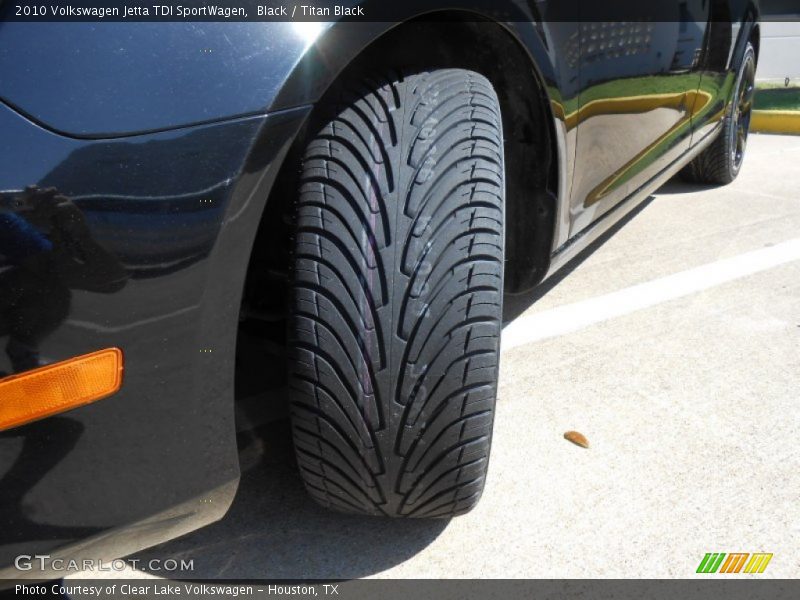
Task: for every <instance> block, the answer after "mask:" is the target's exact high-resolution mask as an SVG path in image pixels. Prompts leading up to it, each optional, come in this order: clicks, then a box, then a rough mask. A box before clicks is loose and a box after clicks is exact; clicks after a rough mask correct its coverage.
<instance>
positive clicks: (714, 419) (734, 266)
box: [87, 136, 800, 579]
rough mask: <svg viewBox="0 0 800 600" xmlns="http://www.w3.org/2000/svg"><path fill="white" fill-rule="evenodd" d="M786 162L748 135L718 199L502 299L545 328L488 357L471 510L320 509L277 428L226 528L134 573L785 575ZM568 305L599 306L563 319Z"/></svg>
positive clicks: (793, 147)
mask: <svg viewBox="0 0 800 600" xmlns="http://www.w3.org/2000/svg"><path fill="white" fill-rule="evenodd" d="M797 165H800V138H798V137H781V136H752V137H751V140H750V147H749V150H748V156H747V159H746V160H745V164H744V167H743V170H742V173H741V174H740V177H739V178H738V179H737V181H736V182H735V183H734V184H732V185H730V186H728V187H722V188H716V189H708V188H704V189H700V188H692V187H690V186H686V185H684V184H678V183H670V184H668V185H667V186H666V187H665V188H663V189H662V190H660V191H659V192H658V193H656V194H655V195H654V197H653V198H652V199H651V200H650V201H649V202H648V203H647V204H646V205H645V206H644V207H643V208H642V210H640V211H638V212H637V213H636V214H635V215H634V216H633V218H632V219H630V221H629V222H628V223H626V225H625V226H624V227H622V228H621V229H620V230H619V231H618V232H617V233H616V234H615V235H614V236H613V237H611V238H610V239H608V240H607V241H606V242H605V243H604V244H602V245H601V246H600V247H599V248H598V249H597V250H596V251H595V252H594V253H593V254H591V255H590V256H588V257H587V258H586V259H585V260H584V261H583V262H581V263H580V264H578V265H577V266H574V265H573V266H574V268H573V269H572V270H571V271H570V272H569V273H568V274H566V276H564V277H562V278H560V279H559V280H557V281H556V282H555V283H554V284H551V285H550V286H549V289H548V290H547V292H546V293H545V294H544V295H543V296H541V297H539V298H537V296H538V295H539V294H537V295H531V296H530V297H528V298H521V299H516V301H515V302H514V303H513V306H512V307H511V309H512V310H513V311H514V312H521V313H522V314H521V317H520V318H519V319H518V320H517V321H516V322H523V323H524V322H527V323H534V322H537V321H538V322H539V323H547V324H548V331H549V333H548V335H547V336H546V337H542V336H540V335H538V334H537V331H536V330H535V328H534V329H530V328H527V329H526V328H525V327H518V329H517V333H516V334H515V335H521V336H522V337H521V338H519V339H521V342H520V343H518V344H515V345H514V347H512V348H510V349H507V350H504V353H503V357H502V367H501V384H500V392H499V401H498V408H497V417H496V423H495V438H494V445H493V449H492V458H491V468H490V476H489V480H488V485H487V488H486V491H485V493H484V496H483V498H482V500H481V502H480V504H479V506H478V508H477V509H476V510H475V511H473V512H472V513H470V514H469V515H467V516H464V517H461V518H458V519H454V520H452V521H450V522H444V521H437V522H413V521H412V522H396V521H395V522H390V521H384V520H375V519H364V518H357V517H349V516H342V515H337V514H334V513H330V512H326V511H324V510H322V509H320V508H317V507H316V506H315V505H314V504H313V503H312V502H311V501H310V500H309V499H308V498H307V497H306V495H305V493H304V491H303V489H302V485H301V483H300V481H299V478H298V476H297V474H296V472H295V470H294V467H293V466H292V464H291V446H290V436H289V429H288V424H287V423H286V422H285V421H282V422H278V423H275V424H272V425H270V426H268V427H267V428H265V429H264V430H263V431H261V432H259V435H258V436H256V437H252V438H249V439H246V440H245V441H244V445H245V448H244V449H243V454H242V461H243V468H244V475H243V479H242V485H241V488H240V491H239V495H238V497H237V500H236V501H235V502H234V506H233V508H232V510H231V512H230V513H229V514H228V516H227V517H226V518H225V519H223V520H222V521H221V522H219V523H216V524H214V525H212V526H210V527H208V528H206V529H204V530H201V531H198V532H196V533H193V534H190V535H189V536H186V537H184V538H182V539H179V540H176V541H173V542H169V543H167V544H164V545H162V546H161V547H158V548H155V549H152V550H149V551H146V552H144V553H142V554H141V555H139V556H137V557H136V558H138V559H140V560H143V561H146V560H148V559H149V558H162V559H163V558H167V557H169V558H191V559H194V571H193V572H192V573H185V574H180V577H191V578H193V579H199V578H206V577H209V578H212V577H222V578H291V577H304V578H354V577H368V576H376V577H414V578H416V577H434V578H435V577H467V578H472V577H486V578H508V577H526V578H561V577H679V578H684V577H692V576H694V575H695V569H696V568H697V565H698V564H699V562H700V560H701V559H702V558H703V555H704V554H705V553H707V552H772V553H773V554H774V557H773V559H772V561H771V563H770V564H769V566H768V568H767V569H766V571H765V572H764V573H763V574H762V575H758V576H757V577H796V576H797V574H798V573H800V447H799V446H798V440H797V436H798V432H799V431H800V409H798V401H799V400H800V253H798V251H797V249H798V248H800V246H798V244H800V242H798V240H800V190H799V189H798V188H799V187H800V171H798V170H797ZM774 247H777V248H778V249H777V250H776V251H772V252H769V251H767V252H762V251H763V250H764V249H769V248H774ZM754 252H755V253H756V254H755V255H754V254H753V253H754ZM753 256H756V257H760V258H759V259H758V260H760V261H761V262H758V260H757V261H756V268H754V267H753V264H754V263H753V262H752V261H753V260H756V259H753V258H752V257H753ZM765 257H767V258H765ZM770 257H771V258H770ZM776 257H777V258H776ZM721 261H722V262H721ZM722 271H724V272H725V273H726V276H725V277H722V278H721V279H720V280H714V279H713V278H712V279H709V277H712V275H709V273H711V274H714V273H717V274H718V273H719V272H722ZM681 274H683V275H681ZM665 278H671V279H665ZM658 282H662V284H659V283H658ZM663 282H666V284H665V285H664V284H663ZM642 284H649V285H645V286H644V287H642ZM690 284H691V285H690ZM675 286H678V287H677V288H676V287H675ZM680 286H684V287H680ZM642 290H644V291H642ZM637 294H638V295H637ZM642 294H644V296H642ZM609 298H610V299H611V300H609ZM642 298H644V299H645V300H646V301H644V302H642ZM534 299H536V300H537V301H536V303H535V304H532V305H531V302H532V301H533V300H534ZM637 299H638V300H637ZM576 303H583V304H581V305H580V306H581V307H582V308H588V309H589V310H595V309H596V310H597V311H600V310H601V308H602V310H605V311H606V312H597V313H593V314H600V315H601V316H600V318H595V319H590V320H589V321H590V322H587V323H582V324H579V325H578V326H576V325H575V323H574V321H572V320H570V319H569V317H568V316H565V315H569V314H570V309H569V307H570V306H572V305H575V304H576ZM609 306H612V307H613V310H610V309H609ZM524 319H533V320H529V321H524ZM511 327H514V323H512V324H511ZM520 332H521V333H520ZM526 336H528V337H527V338H526ZM504 343H505V340H504ZM567 430H577V431H579V432H581V433H582V434H584V435H585V436H586V437H587V438H588V440H589V443H590V445H591V446H590V448H589V449H582V448H580V447H578V446H575V445H573V444H571V443H569V442H567V441H566V440H565V439H564V438H563V437H562V436H563V434H564V432H565V431H567ZM87 575H88V576H92V575H91V574H87ZM132 575H133V576H136V575H142V574H141V573H126V574H125V576H126V577H127V576H132ZM176 576H178V575H176ZM739 576H741V575H739ZM731 577H734V576H733V575H732V576H731ZM747 577H752V576H749V575H748V576H747Z"/></svg>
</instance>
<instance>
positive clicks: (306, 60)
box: [0, 0, 759, 577]
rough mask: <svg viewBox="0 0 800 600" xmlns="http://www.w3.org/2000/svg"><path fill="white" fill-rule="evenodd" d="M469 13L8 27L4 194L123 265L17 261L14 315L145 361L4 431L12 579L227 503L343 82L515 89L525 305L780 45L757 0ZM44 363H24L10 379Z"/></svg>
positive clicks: (0, 361)
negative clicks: (301, 161) (40, 561)
mask: <svg viewBox="0 0 800 600" xmlns="http://www.w3.org/2000/svg"><path fill="white" fill-rule="evenodd" d="M364 4H365V5H367V6H368V5H369V3H364ZM452 4H453V3H447V2H438V0H426V1H425V2H418V3H410V4H407V5H405V6H406V7H405V8H402V9H397V11H398V12H403V13H405V14H402V15H397V17H396V20H395V21H394V22H369V23H368V22H359V21H357V20H356V21H335V22H329V23H318V24H314V23H300V24H298V23H291V22H273V23H263V22H229V23H218V22H190V23H174V22H167V23H121V22H115V23H104V24H102V25H99V24H98V23H96V22H83V23H81V22H70V23H66V22H18V21H12V20H9V21H6V22H0V99H1V100H2V101H0V158H1V160H0V190H6V191H9V193H8V194H6V197H7V198H12V197H14V191H17V190H24V189H25V188H26V187H27V186H38V189H39V190H42V189H46V188H50V187H52V188H56V190H57V193H58V194H60V195H61V196H64V197H66V198H68V199H69V200H70V202H71V203H72V204H73V205H74V206H75V207H77V209H78V211H79V212H80V214H81V215H82V220H83V221H84V223H85V227H86V231H87V233H86V235H88V236H90V237H91V238H92V239H93V240H94V241H95V242H96V243H97V244H99V245H100V246H101V247H103V248H104V249H105V250H106V251H107V253H108V254H109V255H111V256H113V257H114V258H115V259H116V261H117V263H118V266H119V269H116V270H115V269H114V268H111V269H110V273H111V274H106V275H105V276H99V278H98V280H97V281H93V282H89V283H85V282H84V283H83V284H81V283H78V284H75V285H62V286H58V285H52V286H51V285H49V284H48V277H49V274H48V272H47V271H46V270H42V271H41V272H35V270H34V272H33V273H30V272H29V273H28V274H27V275H26V276H25V277H18V276H17V275H14V274H15V273H18V272H19V261H16V262H15V261H13V260H12V259H11V258H10V255H11V254H14V252H13V250H7V249H6V250H3V252H4V253H6V254H3V255H0V260H2V261H4V263H0V312H2V311H3V310H7V311H9V313H8V314H9V315H10V314H11V312H10V311H11V309H9V308H7V307H6V305H4V304H3V297H4V296H5V297H6V298H9V297H11V296H12V295H14V294H17V295H19V294H23V295H25V294H27V295H28V296H26V297H30V298H31V299H30V300H27V301H26V302H28V304H27V307H28V309H29V312H31V313H32V316H31V315H30V314H29V315H28V316H26V317H24V318H26V319H28V322H29V323H30V322H33V323H34V325H31V327H33V328H34V329H35V330H36V331H34V332H33V333H32V335H31V338H32V339H35V345H36V348H35V349H34V351H35V352H36V353H37V355H38V360H39V362H38V363H37V364H47V363H55V362H58V361H63V360H67V359H70V358H71V357H74V356H78V355H83V354H86V353H90V352H93V351H96V350H100V349H104V348H120V349H122V351H123V353H124V381H123V384H122V387H121V389H120V390H119V391H118V392H117V393H115V394H113V395H112V396H110V397H108V398H105V399H103V400H101V401H98V402H94V403H92V404H89V405H86V406H83V407H80V408H76V409H74V410H71V411H69V412H66V413H63V414H60V415H56V416H51V417H49V418H46V419H43V420H38V421H34V422H31V423H28V424H25V425H22V426H19V427H14V428H10V429H7V430H6V431H2V432H0V566H4V567H7V568H6V570H5V571H3V575H4V576H7V577H20V576H23V577H25V576H36V577H47V576H52V575H54V573H52V572H48V571H47V570H44V571H42V570H39V569H33V570H30V571H26V570H22V571H20V570H19V569H17V568H15V567H14V566H13V565H14V562H15V559H16V558H17V557H19V556H20V555H41V554H47V555H51V556H52V557H66V558H70V557H72V558H75V557H86V556H91V557H118V556H124V555H127V554H130V553H132V552H134V551H136V550H138V549H140V548H143V547H146V546H149V545H153V544H155V543H158V542H160V541H163V540H165V539H169V538H173V537H176V536H178V535H181V534H183V533H185V532H188V531H191V530H193V529H196V528H198V527H201V526H203V525H205V524H207V523H210V522H212V521H214V520H216V519H219V518H220V517H221V516H222V515H224V514H225V512H226V510H227V508H228V506H229V505H230V503H231V502H232V499H233V497H234V494H235V492H236V488H237V483H238V478H239V464H238V459H237V448H236V441H235V422H234V389H235V385H234V384H235V377H236V375H235V371H236V370H235V359H236V356H237V329H238V328H239V322H240V316H241V314H242V305H243V298H244V299H245V300H247V293H246V291H245V287H246V281H247V280H248V269H249V266H251V265H252V264H253V263H254V262H255V261H259V260H262V259H263V257H264V256H267V257H269V256H272V255H273V254H275V253H270V251H269V248H270V246H271V244H272V242H273V239H272V233H274V231H275V230H274V225H273V224H274V223H278V222H280V221H281V219H282V216H283V208H282V200H281V199H282V198H283V197H284V196H285V195H286V192H285V190H284V189H283V188H282V187H281V178H282V176H283V172H284V171H285V170H286V169H288V168H290V167H287V165H290V161H291V157H292V155H293V152H294V150H293V145H294V144H295V143H296V140H297V139H299V137H300V136H302V135H303V130H304V126H305V125H306V124H307V122H308V119H309V116H310V115H312V113H313V111H314V108H315V104H316V103H317V101H318V100H319V99H320V98H321V97H322V96H323V94H324V93H325V92H326V90H327V89H328V88H329V87H330V86H331V84H332V83H333V82H334V81H335V80H336V78H337V77H339V76H340V74H341V73H342V72H344V71H346V70H348V69H352V68H356V67H355V66H354V65H360V64H365V63H367V62H369V63H374V62H375V61H379V60H385V61H404V62H411V63H414V62H424V61H430V62H432V63H434V64H436V65H443V66H448V67H463V68H467V69H472V70H474V71H477V72H479V73H482V74H484V75H485V76H486V77H487V78H488V79H489V80H490V81H491V83H492V84H493V86H494V88H495V89H496V90H497V93H498V96H499V98H500V104H501V107H502V110H503V128H504V135H505V141H504V145H505V154H506V195H507V197H508V201H507V202H508V204H507V207H506V211H507V215H508V217H507V222H508V226H507V228H506V266H505V288H506V292H507V293H509V294H513V293H517V292H521V291H524V290H528V289H531V288H532V287H533V286H535V285H536V284H538V283H539V282H541V281H542V280H543V279H544V278H546V277H547V276H548V275H550V274H552V273H553V272H555V271H556V270H557V269H559V268H560V267H562V266H563V265H565V264H566V263H567V262H568V261H569V260H570V259H571V258H573V257H575V256H576V255H577V254H578V253H579V252H580V251H581V250H583V249H584V248H586V246H587V245H588V244H590V243H591V242H592V241H593V240H595V239H596V238H597V237H598V236H599V235H601V234H602V233H603V232H604V231H606V230H607V229H608V228H609V227H610V226H611V225H612V224H614V223H615V222H617V221H618V220H619V219H620V218H621V217H622V216H624V215H625V214H626V213H628V212H629V211H630V210H632V209H633V208H634V207H635V206H636V205H637V204H638V202H639V201H641V200H642V199H644V198H646V197H647V195H648V194H649V193H650V192H651V191H652V190H654V189H655V188H656V187H658V186H659V185H660V184H661V183H662V182H664V181H666V180H667V179H668V178H669V177H671V176H672V175H674V174H675V173H676V172H677V171H678V170H679V169H681V168H682V167H683V166H685V165H686V164H687V163H688V162H689V161H690V160H691V159H692V158H693V157H695V156H697V155H698V153H699V152H701V150H703V149H704V148H706V147H708V146H709V144H711V143H712V142H713V141H714V139H715V138H716V137H717V136H719V135H720V131H721V130H722V127H723V124H724V120H725V118H726V116H725V115H726V109H727V107H728V106H729V104H730V103H731V102H732V95H733V88H734V85H735V80H736V74H737V71H738V69H739V65H740V63H741V61H742V57H743V56H744V53H745V48H746V46H747V44H748V42H749V43H751V44H752V45H753V46H754V47H755V50H756V52H757V50H758V41H759V37H758V7H757V4H755V3H754V2H752V1H751V0H685V1H684V0H681V1H678V0H674V1H673V0H658V1H657V2H641V1H639V2H622V3H618V4H617V6H618V7H619V8H618V9H617V8H614V9H610V8H608V7H605V8H602V9H600V8H596V7H594V8H593V6H594V5H595V4H597V3H593V2H590V1H588V0H567V1H564V2H554V1H550V0H546V1H535V2H516V1H512V0H508V1H506V0H492V1H491V2H486V3H481V2H472V3H469V6H468V8H469V12H466V11H457V10H453V9H452ZM456 4H458V3H456ZM10 9H11V7H10V6H8V5H6V6H3V7H2V10H3V11H8V10H10ZM653 11H656V12H657V13H658V14H657V17H656V19H655V20H654V19H653V18H652V14H651V13H653ZM595 12H597V14H595ZM665 15H666V16H667V17H670V16H671V17H670V18H664V16H665ZM9 214H19V215H23V216H24V212H23V211H22V208H20V207H19V206H15V205H14V204H13V202H8V203H7V205H5V206H4V207H3V208H2V209H0V217H1V216H2V215H9ZM265 231H266V232H267V233H266V234H265V233H264V232H265ZM534 232H535V235H534ZM2 235H4V234H3V233H0V236H2ZM43 235H44V237H45V238H47V235H48V232H47V231H44V233H43ZM276 236H278V234H276ZM278 237H279V236H278ZM6 240H7V241H8V240H10V237H7V238H6ZM265 260H267V261H269V258H267V259H265ZM278 266H279V265H278ZM42 268H43V269H44V267H42ZM29 271H30V269H29ZM251 284H252V285H257V286H261V289H262V290H263V289H267V290H269V285H270V283H269V282H268V281H267V282H256V283H255V284H253V282H252V280H251V281H250V282H248V285H251ZM272 285H275V286H278V285H279V284H278V283H274V284H272ZM4 286H5V287H4ZM264 286H266V288H265V287H264ZM276 289H277V287H276ZM275 294H276V297H277V296H279V295H280V293H279V292H277V291H276V292H275ZM20 318H22V317H19V315H17V314H16V313H15V314H14V315H12V316H8V315H7V316H5V317H2V318H0V321H2V320H3V319H6V320H11V319H20ZM4 327H5V329H4V330H3V329H0V336H9V332H8V325H7V324H6V325H5V326H4ZM0 339H4V343H5V341H7V340H8V338H0ZM23 358H24V357H23ZM24 362H25V361H24V360H18V361H17V363H14V364H12V360H11V359H10V358H9V357H7V356H6V354H5V353H2V352H0V372H4V373H5V374H7V375H10V374H11V373H14V372H17V373H19V372H24V371H25V368H24ZM20 365H23V366H22V367H20ZM0 381H2V380H0ZM2 401H3V399H2V398H0V402H2Z"/></svg>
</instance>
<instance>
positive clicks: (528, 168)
mask: <svg viewBox="0 0 800 600" xmlns="http://www.w3.org/2000/svg"><path fill="white" fill-rule="evenodd" d="M358 25H363V24H358ZM376 25H381V24H370V25H369V26H368V27H362V28H360V29H359V28H358V27H354V24H352V23H346V22H345V23H336V24H334V25H332V26H331V27H329V28H328V29H326V30H324V31H322V32H320V34H319V38H318V39H317V40H316V42H315V44H314V46H313V47H312V48H310V49H309V51H308V52H307V53H306V56H304V57H303V58H302V59H301V60H300V61H298V63H297V65H296V66H295V68H294V69H293V71H292V73H291V74H289V75H288V76H287V77H286V80H285V84H284V86H283V88H282V89H281V91H280V92H279V93H278V94H277V95H276V97H275V99H274V101H273V103H272V108H271V110H272V109H280V108H283V107H285V106H290V105H292V104H295V105H296V104H297V103H298V102H300V99H301V98H303V97H305V98H313V101H314V102H316V101H319V99H320V98H322V97H324V94H325V92H326V91H327V90H328V89H330V87H331V86H332V85H334V84H335V83H336V82H337V81H339V80H340V79H341V78H342V77H345V76H349V75H352V73H353V72H354V71H358V70H366V69H369V68H374V67H375V66H376V65H377V66H387V65H392V64H398V65H402V66H405V67H410V68H414V67H421V68H448V67H455V68H465V69H470V70H474V71H476V72H479V73H481V74H482V75H484V76H486V77H487V78H488V79H489V80H490V82H491V83H492V85H493V86H494V88H495V90H496V92H497V94H498V97H499V99H500V103H501V111H502V116H503V129H504V138H505V139H504V150H505V159H506V223H507V225H506V268H505V281H506V291H507V292H510V293H515V292H521V291H524V290H526V289H530V288H531V287H533V286H534V285H535V284H536V283H538V282H539V281H541V279H543V278H544V276H545V274H546V273H547V271H548V269H549V266H550V256H551V253H552V249H553V240H554V236H555V230H556V218H557V213H558V206H557V204H558V198H559V193H560V192H561V191H562V190H560V189H559V187H560V174H561V170H562V169H564V168H565V165H564V161H565V160H566V159H565V157H564V156H562V154H561V153H562V152H563V147H561V146H559V144H558V143H557V138H556V122H555V121H554V115H553V111H552V108H551V98H550V96H549V94H550V93H551V91H552V89H553V86H552V85H550V86H548V85H547V83H546V82H552V81H554V80H556V79H557V77H556V74H555V72H554V69H555V68H554V66H553V64H552V56H551V54H552V51H550V52H548V49H547V42H546V40H545V34H544V30H543V26H542V25H541V24H537V23H535V22H530V21H529V22H525V23H522V22H515V23H510V24H501V23H499V22H497V21H494V20H492V19H490V18H487V17H484V16H481V15H479V14H477V13H472V12H464V11H451V10H448V11H436V12H430V13H426V14H425V15H424V16H417V17H415V18H411V19H409V20H407V21H404V22H402V23H399V24H396V25H394V26H391V27H388V28H386V27H385V25H386V24H382V25H384V28H383V30H379V29H376ZM359 36H360V37H359ZM521 38H524V39H525V42H523V41H522V40H521ZM410 40H411V41H413V43H409V41H410ZM304 139H305V132H301V133H300V135H298V139H297V141H296V143H295V149H296V151H294V152H291V153H289V155H288V156H287V158H286V161H285V163H286V164H285V165H284V168H283V169H282V170H283V171H288V172H290V173H291V172H292V171H293V170H294V169H295V166H296V161H297V159H298V155H299V150H297V149H298V148H300V147H302V144H303V141H304ZM282 179H284V180H285V179H287V178H286V177H284V178H282ZM287 191H288V190H287V189H286V187H284V186H281V185H276V187H275V189H274V190H273V191H272V192H271V194H270V195H271V196H276V197H278V198H283V199H285V198H286V197H287ZM274 200H275V198H272V197H271V198H270V200H269V201H268V205H270V204H274ZM274 210H275V209H274V207H273V208H272V210H270V209H269V207H268V210H267V211H265V214H266V213H269V212H273V214H274Z"/></svg>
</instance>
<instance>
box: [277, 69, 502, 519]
mask: <svg viewBox="0 0 800 600" xmlns="http://www.w3.org/2000/svg"><path fill="white" fill-rule="evenodd" d="M318 112H319V116H318V117H317V119H316V121H315V122H314V123H312V129H311V131H312V134H311V138H310V141H309V142H308V144H307V147H306V149H305V153H304V156H303V160H302V168H301V173H300V188H299V196H298V201H297V207H296V217H295V218H296V222H295V237H294V253H293V266H294V269H293V276H292V293H291V307H290V313H291V317H290V323H289V332H288V341H289V354H290V358H289V363H290V364H289V381H290V390H291V396H290V397H291V414H292V429H293V435H294V444H295V450H296V456H297V461H298V465H299V469H300V473H301V475H302V478H303V480H304V482H305V485H306V487H307V489H308V491H309V492H310V493H311V495H312V496H313V497H314V498H315V499H316V500H317V501H318V502H319V503H320V504H322V505H324V506H327V507H331V508H334V509H337V510H341V511H345V512H353V513H362V514H370V515H386V516H398V517H447V516H452V515H457V514H460V513H464V512H467V511H469V510H470V509H471V508H472V507H473V506H474V505H475V504H476V503H477V501H478V498H479V497H480V495H481V492H482V490H483V487H484V481H485V479H486V470H487V464H488V460H489V447H490V440H491V433H492V423H493V419H494V407H495V395H496V390H497V375H498V359H499V343H500V328H501V314H502V308H501V305H502V289H503V243H504V237H503V236H504V234H503V227H504V223H503V216H504V212H503V211H504V209H503V200H504V164H503V146H502V140H503V136H502V126H501V117H500V108H499V104H498V100H497V96H496V94H495V91H494V90H493V88H492V86H491V84H490V83H489V82H488V81H487V79H486V78H485V77H483V76H481V75H479V74H477V73H474V72H471V71H466V70H461V69H442V70H433V71H430V72H416V73H410V74H408V73H406V74H401V73H385V74H383V75H381V76H377V75H376V76H372V77H364V78H360V79H358V80H355V81H348V82H346V83H343V84H341V85H340V86H339V87H338V88H337V89H336V90H335V91H333V92H331V93H329V94H328V100H326V101H325V102H324V103H323V104H322V105H321V106H320V108H319V111H318Z"/></svg>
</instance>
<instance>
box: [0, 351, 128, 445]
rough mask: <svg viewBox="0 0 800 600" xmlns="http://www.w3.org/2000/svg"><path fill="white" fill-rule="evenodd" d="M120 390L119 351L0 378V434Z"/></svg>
mask: <svg viewBox="0 0 800 600" xmlns="http://www.w3.org/2000/svg"><path fill="white" fill-rule="evenodd" d="M120 387H122V350H120V349H119V348H109V349H107V350H100V351H98V352H92V353H91V354H84V355H83V356H77V357H75V358H71V359H69V360H65V361H63V362H59V363H55V364H52V365H47V366H46V367H41V368H39V369H34V370H32V371H26V372H25V373H20V374H18V375H12V376H10V377H4V378H3V379H0V431H3V430H5V429H11V428H12V427H18V426H19V425H24V424H25V423H30V422H31V421H36V420H37V419H43V418H45V417H49V416H51V415H55V414H58V413H60V412H64V411H65V410H69V409H71V408H76V407H78V406H83V405H84V404H89V403H91V402H94V401H96V400H100V399H101V398H105V397H106V396H110V395H111V394H113V393H115V392H117V391H118V390H119V388H120Z"/></svg>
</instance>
